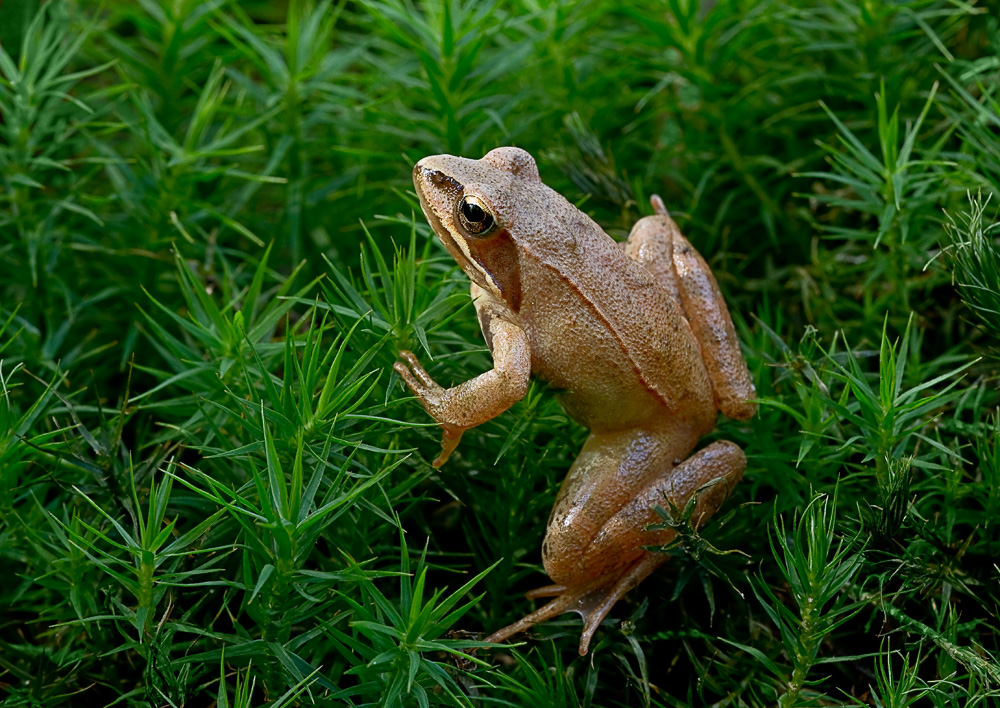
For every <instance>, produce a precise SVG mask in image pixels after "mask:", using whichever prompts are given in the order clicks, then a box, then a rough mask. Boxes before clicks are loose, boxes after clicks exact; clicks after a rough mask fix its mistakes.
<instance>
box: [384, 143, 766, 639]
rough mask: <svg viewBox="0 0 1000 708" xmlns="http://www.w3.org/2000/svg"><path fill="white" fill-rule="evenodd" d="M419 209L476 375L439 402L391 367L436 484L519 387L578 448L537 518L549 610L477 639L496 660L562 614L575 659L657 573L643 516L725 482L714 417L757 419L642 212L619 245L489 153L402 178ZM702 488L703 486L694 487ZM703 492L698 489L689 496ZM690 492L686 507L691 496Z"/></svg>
mask: <svg viewBox="0 0 1000 708" xmlns="http://www.w3.org/2000/svg"><path fill="white" fill-rule="evenodd" d="M413 183H414V185H415V186H416V191H417V195H418V197H419V198H420V205H421V207H422V208H423V211H424V214H425V215H426V216H427V220H428V221H429V222H430V224H431V226H432V227H433V229H434V232H435V233H436V234H437V236H438V238H439V239H440V240H441V242H442V243H443V244H444V246H445V247H446V248H447V249H448V252H449V253H451V255H452V257H453V258H454V259H455V261H456V262H457V263H458V265H459V266H461V268H462V270H464V271H465V273H466V274H467V275H468V276H469V278H470V279H471V280H472V297H473V299H474V301H475V307H476V311H477V313H478V314H479V321H480V324H481V326H482V330H483V335H484V336H485V338H486V342H487V344H488V345H489V349H490V352H491V353H492V355H493V369H492V370H490V371H487V372H486V373H484V374H481V375H479V376H477V377H476V378H474V379H472V380H470V381H466V382H465V383H462V384H460V385H458V386H454V387H452V388H443V387H441V386H439V385H438V384H437V383H435V382H434V380H433V379H432V378H431V377H430V376H429V375H428V374H427V372H426V371H425V370H424V368H423V367H422V366H421V365H420V364H419V362H418V361H417V359H416V357H414V355H413V354H412V353H410V352H406V351H404V352H401V356H402V357H403V359H405V361H406V363H405V364H404V363H402V362H399V363H397V364H396V365H395V368H396V371H398V372H399V374H400V376H402V378H403V380H404V381H405V382H406V384H407V386H409V388H410V390H412V391H413V393H414V395H415V396H416V397H417V399H418V400H419V401H420V402H421V403H422V404H423V406H424V408H425V409H426V410H427V412H428V413H430V415H431V416H432V417H433V418H434V420H436V421H437V422H438V423H440V425H441V427H442V428H443V430H444V436H443V442H442V450H441V454H440V455H439V456H438V457H437V459H435V460H434V463H433V464H434V466H435V467H440V466H441V465H442V464H444V462H445V461H446V460H447V459H448V456H449V455H450V454H451V452H452V451H453V450H454V449H455V448H456V446H457V445H458V443H459V440H460V439H461V437H462V433H463V432H464V431H465V430H468V429H469V428H472V427H475V426H477V425H479V424H481V423H483V422H485V421H487V420H489V419H490V418H493V417H494V416H497V415H499V414H501V413H502V412H504V411H505V410H507V409H508V408H509V407H510V406H511V405H513V404H514V403H515V402H516V401H518V400H519V399H521V398H522V397H523V396H524V395H525V392H526V391H527V388H528V380H529V378H530V376H531V375H532V374H534V375H536V376H538V377H540V378H542V379H544V380H546V381H548V382H550V383H551V384H552V385H553V386H554V387H556V388H558V389H561V393H560V394H559V395H560V397H561V402H562V404H563V407H564V408H565V410H566V412H567V414H569V416H570V417H571V418H573V419H574V420H576V421H578V422H580V423H581V424H582V425H584V426H586V427H587V428H588V429H589V430H590V437H589V438H588V439H587V442H586V443H585V444H584V446H583V449H582V450H581V451H580V454H579V456H578V457H577V458H576V461H575V462H574V463H573V466H572V467H571V468H570V471H569V474H568V475H567V476H566V480H565V481H564V482H563V485H562V488H561V489H560V491H559V494H558V496H557V498H556V503H555V507H554V508H553V509H552V515H551V517H550V518H549V523H548V528H547V530H546V535H545V541H544V542H543V543H542V562H543V564H544V566H545V570H546V572H547V573H548V574H549V577H550V578H551V579H552V580H553V581H554V584H553V585H549V586H546V587H543V588H539V589H537V590H535V591H533V592H531V593H529V597H532V598H541V597H553V598H554V599H553V600H551V601H550V602H548V604H546V605H544V606H543V607H541V608H540V609H538V610H537V611H535V612H533V613H531V614H529V615H528V616H526V617H524V618H523V619H521V620H520V621H518V622H515V623H514V624H512V625H510V626H509V627H506V628H504V629H501V630H500V631H498V632H496V633H495V634H493V635H491V636H490V637H488V641H494V642H500V641H503V640H505V639H507V638H508V637H510V636H511V635H513V634H516V633H518V632H521V631H523V630H525V629H527V628H529V627H531V626H532V625H534V624H535V623H537V622H541V621H543V620H545V619H548V618H550V617H554V616H555V615H558V614H561V613H563V612H569V611H576V612H578V613H580V614H581V615H582V616H583V618H584V628H583V634H582V636H581V639H580V653H581V654H586V653H587V649H588V646H589V643H590V639H591V637H592V636H593V634H594V632H595V630H596V629H597V627H598V626H599V625H600V623H601V621H602V620H603V619H604V617H605V616H606V615H607V613H608V612H609V611H610V610H611V607H612V606H613V605H614V604H615V602H617V601H618V600H619V599H620V598H621V597H622V595H624V594H625V592H627V591H628V590H629V589H631V588H633V587H635V586H636V585H637V584H638V583H639V582H641V581H642V580H643V579H644V578H645V577H646V576H648V575H649V574H650V573H651V572H653V570H654V569H655V568H656V567H657V566H659V565H660V564H661V563H663V562H664V560H665V559H666V556H665V555H664V554H659V553H653V552H649V551H646V550H644V548H643V546H653V545H661V544H664V543H666V542H668V541H669V540H670V539H671V538H672V537H673V531H671V530H660V531H650V530H647V527H648V526H649V525H651V524H655V523H659V522H660V521H661V519H660V517H659V516H658V515H657V514H656V512H655V511H654V506H657V505H659V506H661V507H662V506H666V501H665V499H669V500H670V501H671V502H672V503H674V504H676V505H679V506H682V507H683V506H684V505H685V504H686V503H687V502H688V501H689V500H690V499H691V498H692V496H693V495H695V494H696V493H697V494H698V497H697V501H696V507H695V512H694V516H693V518H692V521H693V522H694V523H695V524H697V523H700V522H702V521H704V520H705V519H706V518H708V517H709V516H711V514H712V513H714V512H715V511H716V509H718V507H719V506H720V505H721V504H722V501H723V500H724V499H725V497H726V495H727V494H728V492H729V490H730V489H731V488H732V487H733V485H734V484H735V483H736V482H737V481H739V479H740V478H741V477H742V475H743V470H744V468H745V466H746V458H745V456H744V454H743V451H742V450H741V449H740V448H739V447H737V446H736V445H735V444H733V443H731V442H727V441H718V442H714V443H712V444H711V445H709V446H707V447H705V448H704V449H702V450H700V451H698V452H697V453H695V454H694V455H692V454H691V452H692V450H694V448H695V445H697V443H698V440H699V438H701V437H702V436H703V435H705V434H706V433H708V432H710V431H711V430H712V429H713V428H715V423H716V416H717V412H718V411H722V412H723V413H725V414H726V415H727V416H729V417H731V418H737V419H740V420H745V419H748V418H750V417H751V416H753V414H754V412H755V411H756V405H755V403H754V402H753V398H754V396H755V392H754V387H753V382H752V381H751V378H750V374H749V372H748V371H747V366H746V363H745V362H744V360H743V357H742V355H741V353H740V348H739V343H738V342H737V339H736V333H735V331H734V329H733V323H732V320H731V319H730V316H729V312H728V310H727V309H726V304H725V302H724V301H723V299H722V295H721V294H720V292H719V287H718V285H717V283H716V281H715V278H714V277H713V275H712V272H711V270H709V268H708V265H707V264H706V263H705V261H704V260H703V259H702V257H701V256H700V255H699V254H698V252H697V251H695V249H694V248H693V247H692V246H691V244H690V243H689V242H688V240H687V239H686V238H684V236H683V235H681V233H680V231H679V229H678V228H677V225H676V224H675V223H674V222H673V220H672V219H671V218H670V216H669V215H668V213H667V211H666V209H665V208H664V206H663V202H662V201H661V200H660V198H659V197H656V196H654V197H653V198H652V204H653V207H654V210H655V211H656V215H655V216H647V217H645V218H643V219H640V220H639V221H638V222H637V223H636V225H635V227H634V228H633V229H632V233H631V234H630V236H629V238H628V241H627V242H626V243H624V244H619V243H617V242H615V241H614V239H612V238H611V237H610V236H608V235H607V234H606V233H604V231H602V230H601V227H600V226H598V225H597V224H596V223H594V221H593V220H591V219H590V218H589V217H588V216H587V215H586V214H584V213H583V212H581V211H580V210H579V209H577V208H576V207H574V206H573V205H572V204H570V203H569V202H568V201H567V200H566V199H565V198H563V197H562V196H561V195H560V194H558V193H556V192H555V191H553V190H552V189H550V188H549V187H547V186H546V185H544V184H543V183H542V181H541V179H540V177H539V174H538V168H537V167H536V165H535V161H534V159H533V158H532V157H531V155H529V154H528V153H527V152H525V151H524V150H521V149H518V148H513V147H503V148H497V149H496V150H493V151H491V152H490V153H488V154H487V155H486V156H485V157H483V158H482V159H481V160H471V159H466V158H462V157H455V156H452V155H436V156H433V157H427V158H424V159H423V160H421V161H420V162H418V163H417V165H416V167H414V169H413ZM712 482H716V483H715V484H710V483H712ZM706 485H707V486H706ZM699 490H701V491H700V492H699Z"/></svg>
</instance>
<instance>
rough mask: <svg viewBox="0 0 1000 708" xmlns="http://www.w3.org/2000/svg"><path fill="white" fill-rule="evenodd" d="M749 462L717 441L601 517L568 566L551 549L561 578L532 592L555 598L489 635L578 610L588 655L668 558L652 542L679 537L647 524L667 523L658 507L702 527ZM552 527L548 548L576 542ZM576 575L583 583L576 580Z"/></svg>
mask: <svg viewBox="0 0 1000 708" xmlns="http://www.w3.org/2000/svg"><path fill="white" fill-rule="evenodd" d="M745 467H746V457H745V456H744V454H743V451H742V450H741V449H740V448H739V447H737V446H736V445H734V444H733V443H731V442H728V441H725V440H719V441H716V442H714V443H712V444H711V445H709V446H708V447H706V448H704V449H702V450H700V451H699V452H698V453H696V454H695V455H693V456H691V457H690V458H688V459H687V460H685V461H684V462H682V463H681V464H680V465H678V466H676V467H673V468H671V469H670V470H668V471H666V472H664V473H663V474H662V475H661V476H660V477H657V478H655V479H653V480H652V481H651V482H650V483H649V485H648V486H646V487H645V488H644V489H642V490H641V491H640V492H639V493H638V494H636V496H635V497H634V498H632V500H631V501H629V502H628V503H627V504H625V506H623V507H622V508H621V509H619V511H618V512H617V513H616V514H615V515H614V516H612V517H611V518H610V519H608V520H607V521H606V522H605V523H604V525H603V526H602V527H601V530H600V532H599V533H598V534H597V535H596V536H595V537H594V538H592V539H590V541H589V545H588V546H587V547H586V551H585V552H584V553H583V555H582V556H577V557H575V558H574V559H573V560H572V563H571V564H568V566H567V565H563V566H557V565H556V564H554V563H552V562H551V555H550V557H549V558H550V559H549V562H547V563H546V570H548V572H549V575H550V576H551V577H553V578H554V579H557V580H563V582H564V584H557V585H547V586H545V587H542V588H538V589H537V590H534V591H533V592H531V593H529V595H528V596H529V597H531V598H540V597H552V596H555V598H554V599H553V600H552V601H550V602H549V603H548V604H546V605H544V606H543V607H541V608H539V609H538V610H536V611H534V612H532V613H531V614H530V615H528V616H527V617H524V618H523V619H521V620H519V621H518V622H515V623H514V624H512V625H510V626H509V627H505V628H504V629H501V630H500V631H499V632H496V633H495V634H492V635H490V636H489V637H487V639H486V641H490V642H502V641H504V640H505V639H507V638H508V637H510V636H512V635H514V634H517V633H518V632H523V631H524V630H526V629H528V628H529V627H531V626H532V625H534V624H537V623H539V622H542V621H544V620H547V619H549V618H551V617H555V616H556V615H559V614H562V613H563V612H577V613H579V614H580V615H581V616H582V617H583V633H582V635H581V637H580V654H581V655H582V654H586V653H587V650H588V648H589V646H590V640H591V638H592V637H593V635H594V632H596V631H597V628H598V627H599V626H600V624H601V622H602V621H603V620H604V618H605V617H606V616H607V615H608V613H609V612H610V611H611V608H612V607H614V605H615V603H616V602H618V600H620V599H621V598H622V596H624V595H625V593H626V592H628V591H629V590H631V589H632V588H634V587H635V586H636V585H638V584H639V583H640V582H642V581H643V580H644V579H645V578H646V577H647V576H648V575H649V574H650V573H652V572H653V571H654V570H655V569H656V568H657V567H659V566H660V565H661V564H662V563H663V562H664V561H666V560H667V555H666V554H663V553H652V552H649V551H646V550H644V549H645V548H647V547H650V546H662V545H665V544H667V543H669V542H670V541H671V540H672V539H673V538H674V536H675V535H676V531H675V530H674V529H673V528H667V529H658V530H652V529H650V528H649V527H650V526H651V525H654V524H655V525H659V524H662V522H663V519H662V517H661V516H660V515H659V514H658V513H657V512H656V511H655V508H656V507H657V506H659V507H661V508H662V507H665V506H667V503H666V502H667V501H668V500H669V502H670V503H671V504H673V505H674V506H675V507H677V508H679V509H681V510H684V511H685V513H686V514H689V516H688V520H689V522H690V523H691V525H692V526H694V527H696V528H697V527H698V526H700V525H701V524H702V523H703V522H704V521H705V520H706V519H708V517H710V516H711V515H712V514H714V513H715V512H716V511H717V510H718V508H719V507H720V506H721V505H722V502H723V501H724V500H725V498H726V497H727V496H728V494H729V492H730V491H731V490H732V488H733V486H734V485H735V484H736V483H737V482H738V481H739V480H740V478H741V477H742V476H743V469H744V468H745ZM691 501H693V502H694V507H693V508H690V507H688V503H689V502H691ZM552 528H553V527H552V526H550V528H549V535H548V536H547V537H546V544H547V546H548V548H549V553H550V554H552V553H553V550H552V549H553V548H555V549H560V548H572V547H573V546H574V545H578V544H574V542H573V539H570V542H566V541H565V540H563V539H554V538H553V537H552ZM544 548H545V546H543V549H544ZM543 554H544V550H543ZM574 578H578V579H580V581H581V582H580V583H579V584H577V585H574V582H573V579H574Z"/></svg>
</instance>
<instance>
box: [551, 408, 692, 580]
mask: <svg viewBox="0 0 1000 708" xmlns="http://www.w3.org/2000/svg"><path fill="white" fill-rule="evenodd" d="M697 440H698V436H697V434H696V433H695V432H694V431H692V430H689V429H688V428H687V427H686V426H684V425H682V424H680V423H678V422H677V421H668V422H665V423H663V424H661V425H658V426H654V427H652V428H650V429H641V428H629V429H624V430H617V431H607V432H591V434H590V437H588V438H587V442H586V443H585V444H584V446H583V449H582V450H581V451H580V454H579V455H578V456H577V458H576V461H575V462H574V463H573V466H572V468H571V469H570V471H569V474H567V475H566V479H565V481H563V484H562V487H561V488H560V490H559V495H558V496H557V497H556V502H555V505H554V506H553V507H552V514H551V516H550V517H549V523H548V527H547V529H546V533H545V541H544V542H543V543H542V563H543V564H544V566H545V571H546V573H548V575H549V577H550V578H552V579H553V580H554V581H555V582H556V583H560V584H564V585H566V586H569V587H574V588H579V587H580V586H582V585H586V584H588V583H589V582H590V581H596V580H600V579H602V578H603V576H604V572H603V570H602V569H601V568H589V567H587V566H585V565H582V559H583V558H584V556H586V555H587V554H588V553H589V549H590V547H591V546H592V545H593V544H594V539H595V538H596V537H597V536H598V534H600V533H601V532H602V529H603V527H604V526H605V525H606V524H607V523H608V520H609V519H611V518H612V517H614V516H615V515H616V514H617V513H618V512H619V511H620V510H621V509H622V507H624V506H626V505H628V504H630V503H631V502H632V501H633V499H634V498H635V497H636V496H637V495H639V494H641V493H642V491H643V490H644V489H645V488H646V487H647V486H648V485H649V484H650V483H651V482H652V481H653V480H654V479H656V478H657V477H658V476H660V475H662V474H664V472H666V471H667V470H670V469H672V468H673V467H674V465H675V464H676V463H678V462H679V461H680V460H683V459H684V458H685V457H687V456H688V455H689V454H690V452H691V450H692V449H693V448H694V446H695V444H696V443H697Z"/></svg>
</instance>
